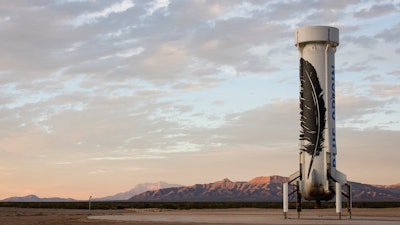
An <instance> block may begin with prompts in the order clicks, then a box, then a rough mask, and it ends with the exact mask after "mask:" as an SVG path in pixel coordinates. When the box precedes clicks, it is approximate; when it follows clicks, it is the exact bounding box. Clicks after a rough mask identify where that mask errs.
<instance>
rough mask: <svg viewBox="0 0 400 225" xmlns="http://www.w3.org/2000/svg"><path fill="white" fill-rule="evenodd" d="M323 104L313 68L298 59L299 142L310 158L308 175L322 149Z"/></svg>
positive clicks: (321, 93) (321, 92) (319, 86)
mask: <svg viewBox="0 0 400 225" xmlns="http://www.w3.org/2000/svg"><path fill="white" fill-rule="evenodd" d="M325 112H326V108H325V102H324V96H323V91H322V88H321V85H320V83H319V80H318V76H317V72H316V71H315V68H314V66H313V65H312V64H311V63H309V62H307V61H306V60H304V59H303V58H301V59H300V114H301V119H300V124H301V128H302V129H301V131H300V140H303V145H302V146H301V149H300V150H301V151H305V152H307V153H308V154H310V155H311V156H312V158H311V162H310V167H309V168H308V175H307V176H310V171H311V168H312V165H313V161H314V158H315V156H318V155H319V153H320V152H321V151H322V149H323V147H324V130H325Z"/></svg>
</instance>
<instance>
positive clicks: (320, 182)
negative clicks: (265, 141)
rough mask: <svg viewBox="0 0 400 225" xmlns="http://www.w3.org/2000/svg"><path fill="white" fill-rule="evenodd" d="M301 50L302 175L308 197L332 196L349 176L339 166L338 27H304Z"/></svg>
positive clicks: (298, 35)
mask: <svg viewBox="0 0 400 225" xmlns="http://www.w3.org/2000/svg"><path fill="white" fill-rule="evenodd" d="M295 40H296V41H295V45H296V47H297V48H298V50H299V53H300V126H301V128H300V138H299V149H300V171H299V172H298V173H299V174H298V175H299V177H300V184H299V188H300V191H301V193H302V196H303V197H304V198H305V199H307V200H317V201H319V200H330V199H332V198H333V196H334V195H335V182H339V183H341V184H344V183H345V182H346V181H347V179H346V176H345V175H344V174H343V173H341V172H339V171H337V170H336V128H335V52H336V47H337V46H338V45H339V30H338V29H337V28H334V27H328V26H312V27H302V28H299V29H298V30H296V32H295Z"/></svg>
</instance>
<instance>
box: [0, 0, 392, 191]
mask: <svg viewBox="0 0 400 225" xmlns="http://www.w3.org/2000/svg"><path fill="white" fill-rule="evenodd" d="M310 25H327V26H334V27H337V28H338V29H339V30H340V44H339V46H338V48H337V52H336V129H337V151H338V156H337V168H338V169H339V170H340V171H342V172H344V173H346V174H347V177H348V179H349V180H351V181H356V182H362V183H368V184H396V183H399V182H400V174H399V171H400V164H399V160H400V149H399V146H400V64H399V59H400V45H399V36H400V1H399V0H382V1H368V0H365V1H363V0H351V1H349V0H337V1H308V0H307V1H306V0H271V1H261V0H253V1H242V0H213V1H211V0H154V1H148V0H117V1H109V0H103V1H100V0H53V1H50V0H35V1H31V0H20V1H5V0H1V1H0V43H1V44H0V127H1V129H0V180H1V184H0V199H4V198H7V197H11V196H24V195H28V194H36V195H38V196H39V197H54V196H58V197H71V198H75V199H87V198H88V197H89V196H93V197H104V196H107V195H113V194H115V193H118V192H122V191H127V190H129V189H131V188H133V187H134V186H135V185H137V184H141V183H145V182H158V181H165V182H168V183H175V184H182V185H193V184H197V183H199V184H201V183H211V182H215V181H218V180H222V179H224V178H229V179H230V180H232V181H247V180H250V179H252V178H254V177H257V176H269V175H281V176H289V175H290V174H292V173H293V172H295V171H296V170H297V169H298V151H299V149H298V143H299V133H300V132H299V130H300V123H299V83H300V82H299V72H298V70H299V64H298V62H299V52H298V50H297V49H296V47H295V46H294V31H295V30H296V29H297V28H299V27H301V26H310Z"/></svg>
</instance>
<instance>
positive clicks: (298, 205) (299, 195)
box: [296, 186, 301, 219]
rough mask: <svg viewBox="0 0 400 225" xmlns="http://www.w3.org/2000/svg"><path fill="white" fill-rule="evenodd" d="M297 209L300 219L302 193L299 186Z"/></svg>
mask: <svg viewBox="0 0 400 225" xmlns="http://www.w3.org/2000/svg"><path fill="white" fill-rule="evenodd" d="M296 208H297V218H298V219H300V212H301V193H300V190H299V186H297V200H296Z"/></svg>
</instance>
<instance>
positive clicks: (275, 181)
mask: <svg viewBox="0 0 400 225" xmlns="http://www.w3.org/2000/svg"><path fill="white" fill-rule="evenodd" d="M287 181H289V178H288V177H282V176H279V175H273V176H259V177H255V178H253V179H251V180H249V181H231V180H230V179H228V178H224V179H222V180H219V181H216V182H212V183H207V184H194V185H190V186H183V185H178V184H168V183H166V182H163V181H159V182H155V183H144V184H138V185H136V186H135V187H134V188H132V189H130V190H129V191H126V192H120V193H117V194H115V195H111V196H106V197H102V198H94V199H93V200H94V201H144V202H154V201H163V202H166V201H203V202H204V201H211V202H213V201H257V202H260V201H272V202H280V201H282V183H283V182H287ZM350 183H351V186H352V194H353V201H400V183H397V184H393V185H371V184H363V183H358V182H350ZM168 185H169V186H168ZM135 191H136V192H135ZM1 201H2V202H71V201H82V200H75V199H72V198H59V197H53V198H40V197H38V196H36V195H33V194H32V195H27V196H23V197H10V198H6V199H3V200H1Z"/></svg>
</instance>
